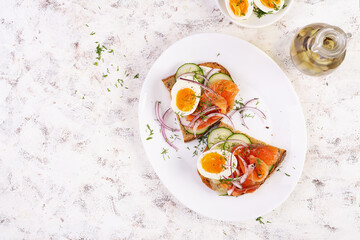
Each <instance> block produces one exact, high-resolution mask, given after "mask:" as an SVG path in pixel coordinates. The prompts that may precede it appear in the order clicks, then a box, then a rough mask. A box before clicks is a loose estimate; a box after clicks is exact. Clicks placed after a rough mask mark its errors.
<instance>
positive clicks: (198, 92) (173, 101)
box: [171, 79, 201, 117]
mask: <svg viewBox="0 0 360 240" xmlns="http://www.w3.org/2000/svg"><path fill="white" fill-rule="evenodd" d="M191 80H192V79H191ZM184 88H190V89H192V90H193V91H194V92H195V96H198V97H197V98H196V100H195V104H194V106H193V107H192V108H191V110H189V111H186V112H185V111H182V110H180V109H179V108H178V107H177V105H176V96H177V93H178V92H179V90H181V89H184ZM200 96H201V87H200V86H199V85H196V84H195V83H191V82H187V81H183V80H181V79H179V80H177V81H176V83H175V84H174V86H173V87H172V89H171V108H172V110H173V111H174V112H175V113H176V114H178V115H180V116H181V117H183V116H186V115H190V114H192V113H193V112H194V111H195V110H196V108H197V106H198V105H199V102H200Z"/></svg>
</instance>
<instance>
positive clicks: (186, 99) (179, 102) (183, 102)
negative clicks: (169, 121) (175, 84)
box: [176, 88, 196, 112]
mask: <svg viewBox="0 0 360 240" xmlns="http://www.w3.org/2000/svg"><path fill="white" fill-rule="evenodd" d="M195 102H196V96H195V92H194V90H192V89H191V88H183V89H180V90H179V91H178V93H177V95H176V106H177V107H178V108H179V110H181V111H184V112H188V111H190V110H191V109H192V108H193V106H194V105H195Z"/></svg>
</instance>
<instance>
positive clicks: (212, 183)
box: [198, 122, 286, 195]
mask: <svg viewBox="0 0 360 240" xmlns="http://www.w3.org/2000/svg"><path fill="white" fill-rule="evenodd" d="M218 127H226V128H228V129H231V130H232V131H233V132H234V133H242V132H240V131H234V130H233V129H232V127H231V126H229V125H227V124H225V123H223V122H220V124H219V126H218ZM242 134H244V135H246V136H247V137H248V138H249V139H250V141H251V143H252V144H259V145H265V146H271V145H269V144H266V143H264V142H262V141H260V140H258V139H255V138H253V137H250V136H249V135H247V134H245V133H242ZM272 147H274V146H272ZM275 148H277V147H275ZM277 149H278V150H279V155H278V159H277V160H276V162H275V164H274V166H273V168H272V169H271V171H270V172H269V174H268V175H267V177H266V178H265V179H264V180H263V181H262V182H260V183H259V184H258V185H259V186H260V185H262V184H263V183H264V182H265V181H266V179H268V178H269V177H270V175H271V174H272V173H273V172H274V171H275V170H276V168H277V167H278V166H279V165H280V164H281V162H282V161H283V160H284V158H285V155H286V150H284V149H281V148H277ZM207 150H208V148H206V149H205V151H207ZM198 174H199V176H200V178H201V181H202V182H203V183H204V184H205V185H206V186H208V187H209V188H211V189H212V190H214V191H217V192H218V193H220V194H224V193H226V191H227V189H225V188H223V187H222V186H221V183H220V181H218V180H214V179H209V178H206V177H204V176H203V175H201V174H200V173H199V171H198ZM257 187H258V186H257ZM245 193H246V192H245ZM245 193H242V194H245ZM242 194H241V195H242Z"/></svg>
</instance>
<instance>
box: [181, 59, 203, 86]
mask: <svg viewBox="0 0 360 240" xmlns="http://www.w3.org/2000/svg"><path fill="white" fill-rule="evenodd" d="M190 72H193V73H196V74H200V75H202V76H204V72H203V70H202V69H201V67H199V66H198V65H196V64H195V63H185V64H183V65H181V66H180V67H179V68H178V70H177V71H176V73H175V81H176V79H177V77H178V76H180V75H181V74H184V73H190ZM193 79H194V81H198V82H199V83H203V82H204V79H203V78H201V77H196V75H194V77H193Z"/></svg>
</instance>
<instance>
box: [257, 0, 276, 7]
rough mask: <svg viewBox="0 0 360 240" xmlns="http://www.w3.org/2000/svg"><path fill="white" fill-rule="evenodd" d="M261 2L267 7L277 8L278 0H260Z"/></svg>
mask: <svg viewBox="0 0 360 240" xmlns="http://www.w3.org/2000/svg"><path fill="white" fill-rule="evenodd" d="M260 1H261V3H262V4H263V5H264V6H265V7H268V8H274V9H275V8H279V7H278V6H279V5H280V0H260Z"/></svg>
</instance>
